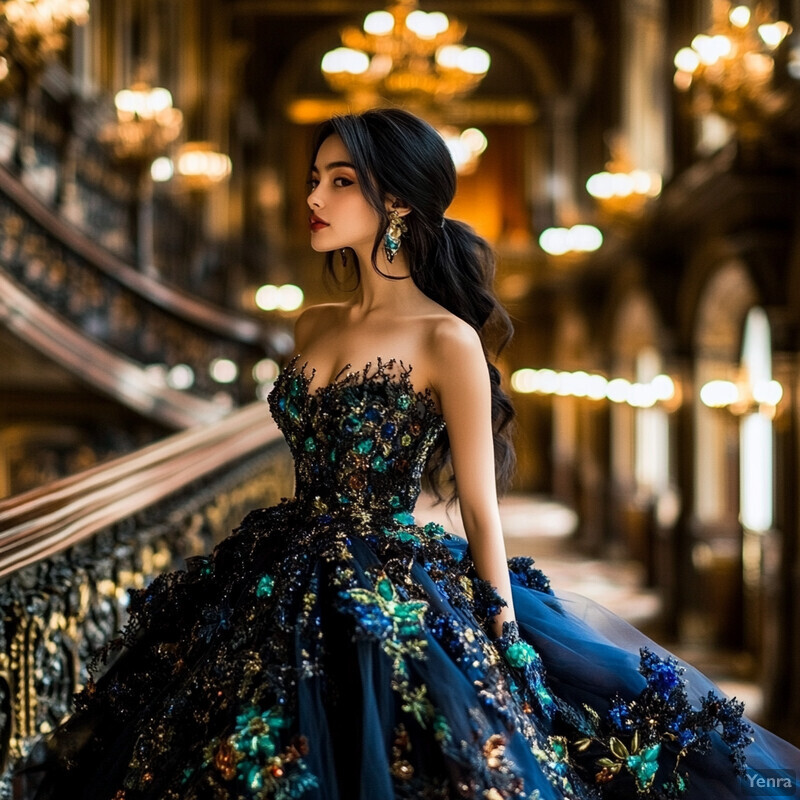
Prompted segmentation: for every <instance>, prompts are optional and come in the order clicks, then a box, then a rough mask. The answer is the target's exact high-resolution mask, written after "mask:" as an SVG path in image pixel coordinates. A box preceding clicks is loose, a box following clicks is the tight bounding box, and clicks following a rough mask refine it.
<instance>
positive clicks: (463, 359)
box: [425, 312, 486, 398]
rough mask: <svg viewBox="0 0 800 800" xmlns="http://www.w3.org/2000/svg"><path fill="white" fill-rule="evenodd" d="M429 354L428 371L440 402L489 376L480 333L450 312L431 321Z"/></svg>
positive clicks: (427, 350) (429, 378)
mask: <svg viewBox="0 0 800 800" xmlns="http://www.w3.org/2000/svg"><path fill="white" fill-rule="evenodd" d="M426 352H427V355H428V358H427V362H428V363H427V364H426V370H425V371H426V373H427V376H428V380H429V383H430V385H431V386H432V387H433V388H434V390H435V391H436V393H437V395H438V396H439V397H440V398H443V395H446V394H450V393H451V391H452V390H453V389H454V388H455V389H459V388H462V389H463V388H465V387H466V384H468V383H471V381H472V380H473V379H480V377H481V376H482V375H484V374H485V366H486V358H485V356H484V353H483V345H482V344H481V339H480V336H479V335H478V332H477V331H476V330H475V329H474V328H473V327H472V326H471V325H470V324H469V323H467V322H464V320H462V319H460V318H459V317H456V316H455V315H454V314H451V313H450V312H445V313H443V314H440V315H436V317H435V319H433V320H431V324H430V327H429V331H428V344H427V347H426ZM448 389H449V390H451V391H448Z"/></svg>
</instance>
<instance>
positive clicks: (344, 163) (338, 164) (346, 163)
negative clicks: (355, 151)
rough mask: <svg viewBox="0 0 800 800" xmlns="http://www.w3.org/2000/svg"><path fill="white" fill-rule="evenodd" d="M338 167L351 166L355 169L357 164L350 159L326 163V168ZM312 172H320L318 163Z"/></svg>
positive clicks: (312, 168)
mask: <svg viewBox="0 0 800 800" xmlns="http://www.w3.org/2000/svg"><path fill="white" fill-rule="evenodd" d="M337 167H349V168H350V169H353V170H354V169H355V165H353V164H351V163H350V162H349V161H331V162H330V164H326V165H325V169H326V170H328V171H330V170H332V169H336V168H337ZM311 171H312V172H319V168H318V167H317V165H316V164H314V166H313V167H311Z"/></svg>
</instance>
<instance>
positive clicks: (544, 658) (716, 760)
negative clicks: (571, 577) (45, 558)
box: [40, 358, 800, 800]
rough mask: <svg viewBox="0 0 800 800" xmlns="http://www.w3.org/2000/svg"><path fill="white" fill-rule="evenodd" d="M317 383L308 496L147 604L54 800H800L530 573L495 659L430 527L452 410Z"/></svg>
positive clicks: (456, 555) (788, 750)
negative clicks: (428, 471)
mask: <svg viewBox="0 0 800 800" xmlns="http://www.w3.org/2000/svg"><path fill="white" fill-rule="evenodd" d="M311 379H312V376H311V375H309V374H307V372H306V370H305V368H304V367H302V366H300V364H299V362H298V360H297V358H295V360H293V361H292V362H291V363H290V364H289V365H288V367H287V368H286V369H285V370H284V371H283V372H282V373H281V375H280V376H279V377H278V379H277V381H276V384H275V387H274V389H273V391H272V393H271V395H270V397H269V406H270V409H271V411H272V414H273V416H274V418H275V420H276V422H277V424H278V425H279V426H280V428H281V430H282V432H283V434H284V435H285V437H286V440H287V442H288V445H289V447H290V449H291V452H292V454H293V457H294V460H295V470H296V494H295V497H294V498H292V499H287V500H283V501H282V502H281V503H280V504H279V505H277V506H274V507H271V508H262V509H258V510H255V511H253V512H252V513H250V514H249V515H248V516H247V517H246V518H245V519H244V521H243V522H242V523H241V526H240V527H239V528H238V529H237V530H236V531H234V532H233V533H232V535H230V536H229V537H228V538H227V539H226V540H224V541H223V542H221V543H220V544H219V545H218V546H217V547H216V549H215V550H214V552H213V553H212V554H211V555H209V556H207V557H198V558H193V559H190V561H189V562H188V564H187V568H186V569H185V570H181V571H177V572H172V573H169V574H165V575H162V576H160V577H159V578H157V579H156V580H155V581H154V582H153V583H152V584H151V585H150V586H149V587H148V588H146V589H143V590H139V591H135V592H132V593H131V598H130V619H129V622H128V624H127V626H126V628H125V630H124V631H123V632H122V635H121V636H120V638H119V639H118V640H116V641H115V642H113V643H112V644H111V645H110V646H109V647H108V648H107V650H106V652H105V653H104V654H103V656H104V660H107V661H108V662H109V664H110V666H109V667H108V668H107V669H106V671H105V672H104V674H103V675H102V677H100V678H98V679H97V680H96V681H91V682H90V683H89V685H88V686H87V688H86V689H85V690H84V691H83V692H82V693H81V694H79V695H78V696H77V702H76V711H75V714H74V715H73V716H72V717H71V718H70V719H69V720H68V721H67V722H66V723H65V724H64V725H63V726H61V728H59V729H58V731H57V732H56V734H55V735H54V736H53V737H52V739H51V741H50V742H49V753H50V755H49V757H48V760H47V764H46V778H45V780H44V782H43V784H42V787H41V790H40V796H41V797H64V798H67V797H68V798H92V800H111V799H112V798H113V800H140V799H144V798H148V799H150V800H195V799H196V800H199V799H200V798H203V799H205V798H208V800H232V799H233V798H247V799H248V800H255V799H256V798H258V799H259V800H262V799H266V798H270V799H272V798H274V799H275V800H288V799H289V798H292V799H294V798H302V800H356V799H357V798H361V799H362V800H386V799H388V798H409V799H410V798H415V799H417V798H420V799H424V798H428V799H433V798H441V799H443V798H484V799H486V800H504V799H506V798H524V799H525V800H556V799H558V798H648V799H650V800H656V799H659V798H665V799H666V798H688V799H689V800H700V798H703V799H704V800H707V799H708V798H723V799H724V798H734V797H767V796H776V797H786V796H795V794H796V793H797V786H798V784H797V780H796V773H797V770H798V768H800V753H799V752H798V751H797V750H796V749H795V748H794V747H792V746H791V745H789V744H787V743H786V742H783V741H782V740H780V739H778V738H777V737H775V736H773V735H771V734H770V733H768V732H767V731H764V730H762V729H760V728H757V727H756V726H753V725H751V724H750V723H748V721H747V720H746V718H743V717H742V707H741V705H740V704H738V703H737V702H735V701H732V700H727V699H723V698H722V697H721V696H719V693H718V691H717V690H716V689H715V687H714V686H713V684H711V683H710V682H709V681H708V680H706V679H705V678H704V677H703V676H702V675H700V674H699V673H697V672H695V671H694V670H692V669H691V668H688V667H685V666H684V665H680V664H679V663H678V662H677V661H676V660H675V659H673V658H672V657H671V656H670V655H669V654H668V653H666V652H664V651H663V650H661V649H660V648H658V646H657V645H655V644H654V643H653V642H651V641H649V640H647V639H645V638H644V637H643V636H642V635H641V634H638V633H637V632H636V631H635V630H634V629H633V628H631V627H630V626H628V625H626V624H625V623H624V622H622V621H621V620H619V619H618V618H616V617H614V616H613V615H611V614H610V613H609V612H606V611H605V610H603V609H602V608H600V607H599V606H596V605H593V604H591V603H589V602H588V601H585V600H582V599H580V598H576V597H560V596H556V595H555V594H554V593H553V591H552V589H551V587H550V585H549V582H548V580H547V578H546V577H545V576H544V575H543V574H542V573H541V572H540V571H539V570H538V569H536V568H535V567H534V565H533V561H532V560H531V559H529V558H514V559H511V560H510V561H509V569H510V574H511V580H512V584H513V596H514V604H515V609H516V614H517V618H518V621H519V632H520V636H521V638H519V639H516V640H514V639H508V640H506V641H504V642H503V643H499V642H497V641H495V640H494V639H493V638H492V634H491V626H490V624H489V623H490V621H491V618H492V616H493V615H494V614H495V613H496V612H497V610H498V608H499V607H500V604H501V603H502V601H501V600H500V598H499V597H498V595H497V594H496V592H495V591H494V590H493V588H492V587H491V586H490V585H489V584H487V583H485V582H484V581H481V580H480V579H479V578H478V577H477V575H476V574H475V571H474V568H473V565H472V562H471V560H470V555H469V550H468V547H467V545H466V543H465V542H464V541H463V539H461V538H459V537H457V536H454V535H450V534H448V533H446V532H445V531H444V530H443V529H442V527H440V526H439V525H437V524H433V523H428V524H424V522H422V521H420V522H419V523H418V522H417V521H416V520H415V519H414V517H413V509H414V504H415V501H416V499H417V496H418V494H419V492H420V480H421V476H422V473H423V468H424V465H425V463H426V460H427V458H428V456H429V454H430V452H431V449H432V448H433V447H435V446H436V442H437V439H438V438H439V437H440V436H442V435H444V428H445V424H444V421H443V419H442V417H441V415H440V414H439V413H438V412H437V410H436V407H435V405H434V403H433V401H432V399H431V396H430V393H429V392H419V391H415V388H414V386H413V385H412V382H411V377H410V369H406V368H405V367H404V366H403V365H402V364H401V363H399V362H394V361H389V362H380V361H378V362H377V363H376V364H375V365H367V367H365V368H364V369H363V370H360V371H356V372H352V373H347V374H342V375H340V377H338V378H337V379H336V380H334V381H333V382H331V383H330V384H328V385H325V386H321V387H319V388H318V389H316V390H314V391H311V386H310V383H311Z"/></svg>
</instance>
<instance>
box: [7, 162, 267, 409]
mask: <svg viewBox="0 0 800 800" xmlns="http://www.w3.org/2000/svg"><path fill="white" fill-rule="evenodd" d="M0 270H2V271H5V272H7V273H8V274H9V275H10V276H12V277H13V278H14V279H15V280H16V281H17V282H19V283H20V284H21V285H22V286H23V287H25V288H26V289H27V290H28V291H29V292H31V293H32V294H33V295H35V296H36V297H37V298H39V300H41V302H43V303H44V304H46V305H47V306H48V307H49V308H51V309H52V310H54V311H55V312H57V313H58V314H59V315H61V316H63V317H64V318H65V319H66V320H68V321H69V322H71V323H72V324H73V325H75V326H77V327H78V328H79V329H80V330H82V331H83V332H84V334H85V335H86V336H87V337H90V338H91V339H94V340H96V341H98V342H102V343H103V344H104V345H106V346H107V347H109V348H112V349H113V350H115V351H117V352H118V353H120V354H121V355H124V356H125V357H127V358H129V359H131V360H133V361H135V362H138V363H139V364H140V365H142V366H143V367H146V366H152V365H158V369H159V371H160V372H159V374H166V373H167V372H168V371H169V369H171V368H172V367H174V366H177V365H179V364H180V365H185V366H187V367H189V368H190V369H191V375H192V376H193V383H192V384H191V386H190V390H191V392H192V393H193V394H195V395H198V396H200V397H207V398H210V397H214V396H219V395H220V394H227V395H228V396H229V397H230V400H231V402H233V403H243V402H248V401H249V400H251V399H253V397H254V396H255V392H256V388H257V383H256V381H255V379H254V378H253V376H252V369H253V367H254V365H255V364H256V363H257V362H258V361H259V360H260V359H262V358H263V357H265V356H266V355H274V354H275V353H276V352H277V351H278V345H279V343H280V341H281V338H280V335H279V334H278V333H276V332H274V331H271V330H270V329H269V328H267V327H266V326H265V325H263V324H262V323H260V322H259V321H258V320H256V319H253V318H248V317H245V316H243V315H236V314H234V313H232V312H228V311H225V310H222V309H220V308H219V307H216V306H214V305H211V304H209V303H206V302H205V301H202V300H199V299H197V298H194V297H192V296H191V295H188V294H186V293H184V292H181V291H180V290H178V289H175V288H173V287H169V286H167V285H166V284H164V283H162V282H160V281H158V280H155V279H153V278H151V277H149V276H147V275H143V274H142V273H140V272H138V271H137V270H135V269H134V268H132V267H130V266H129V265H127V264H125V263H124V262H123V261H122V260H120V259H118V258H117V257H116V256H114V255H113V254H111V253H110V252H109V251H107V250H106V249H105V248H103V247H101V246H99V245H97V244H96V243H95V242H93V241H92V240H91V239H90V238H88V237H86V236H85V235H84V234H82V233H81V232H79V231H77V230H76V229H75V228H74V226H71V225H69V224H68V223H67V222H66V221H65V220H64V219H63V218H61V217H60V216H58V215H56V214H55V213H53V212H52V211H51V210H50V209H49V208H47V206H46V205H45V204H44V203H42V202H41V201H40V200H39V199H38V198H37V197H36V196H35V195H34V194H33V193H31V192H30V191H29V190H27V189H26V188H25V187H24V186H23V185H22V184H21V183H20V182H19V181H18V180H17V179H16V178H14V177H13V176H12V175H11V174H10V173H9V172H7V171H6V170H5V169H3V168H2V167H0ZM219 359H225V360H228V361H231V362H233V364H235V365H236V377H235V378H234V379H233V380H232V381H231V382H230V383H220V382H218V381H216V380H215V379H214V378H213V377H212V374H211V371H210V368H211V365H212V364H214V363H215V362H217V361H218V360H219Z"/></svg>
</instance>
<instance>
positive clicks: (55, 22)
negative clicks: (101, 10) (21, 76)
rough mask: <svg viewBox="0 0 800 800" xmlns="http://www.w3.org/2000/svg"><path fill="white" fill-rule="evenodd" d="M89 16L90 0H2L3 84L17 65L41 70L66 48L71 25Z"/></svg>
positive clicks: (31, 71) (0, 79)
mask: <svg viewBox="0 0 800 800" xmlns="http://www.w3.org/2000/svg"><path fill="white" fill-rule="evenodd" d="M88 19H89V0H5V2H2V0H0V54H1V55H0V84H3V83H4V82H6V81H13V79H14V78H15V77H16V75H15V70H14V67H19V68H20V69H22V70H23V71H24V72H25V73H27V74H34V73H36V72H38V71H39V70H40V69H42V68H43V67H44V66H45V65H46V64H47V63H48V61H50V60H52V59H53V58H54V57H55V56H56V55H57V54H58V53H59V52H61V51H62V50H63V49H64V48H65V47H66V45H67V30H68V28H69V26H70V24H72V23H75V24H76V25H83V24H85V23H86V22H87V21H88Z"/></svg>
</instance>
